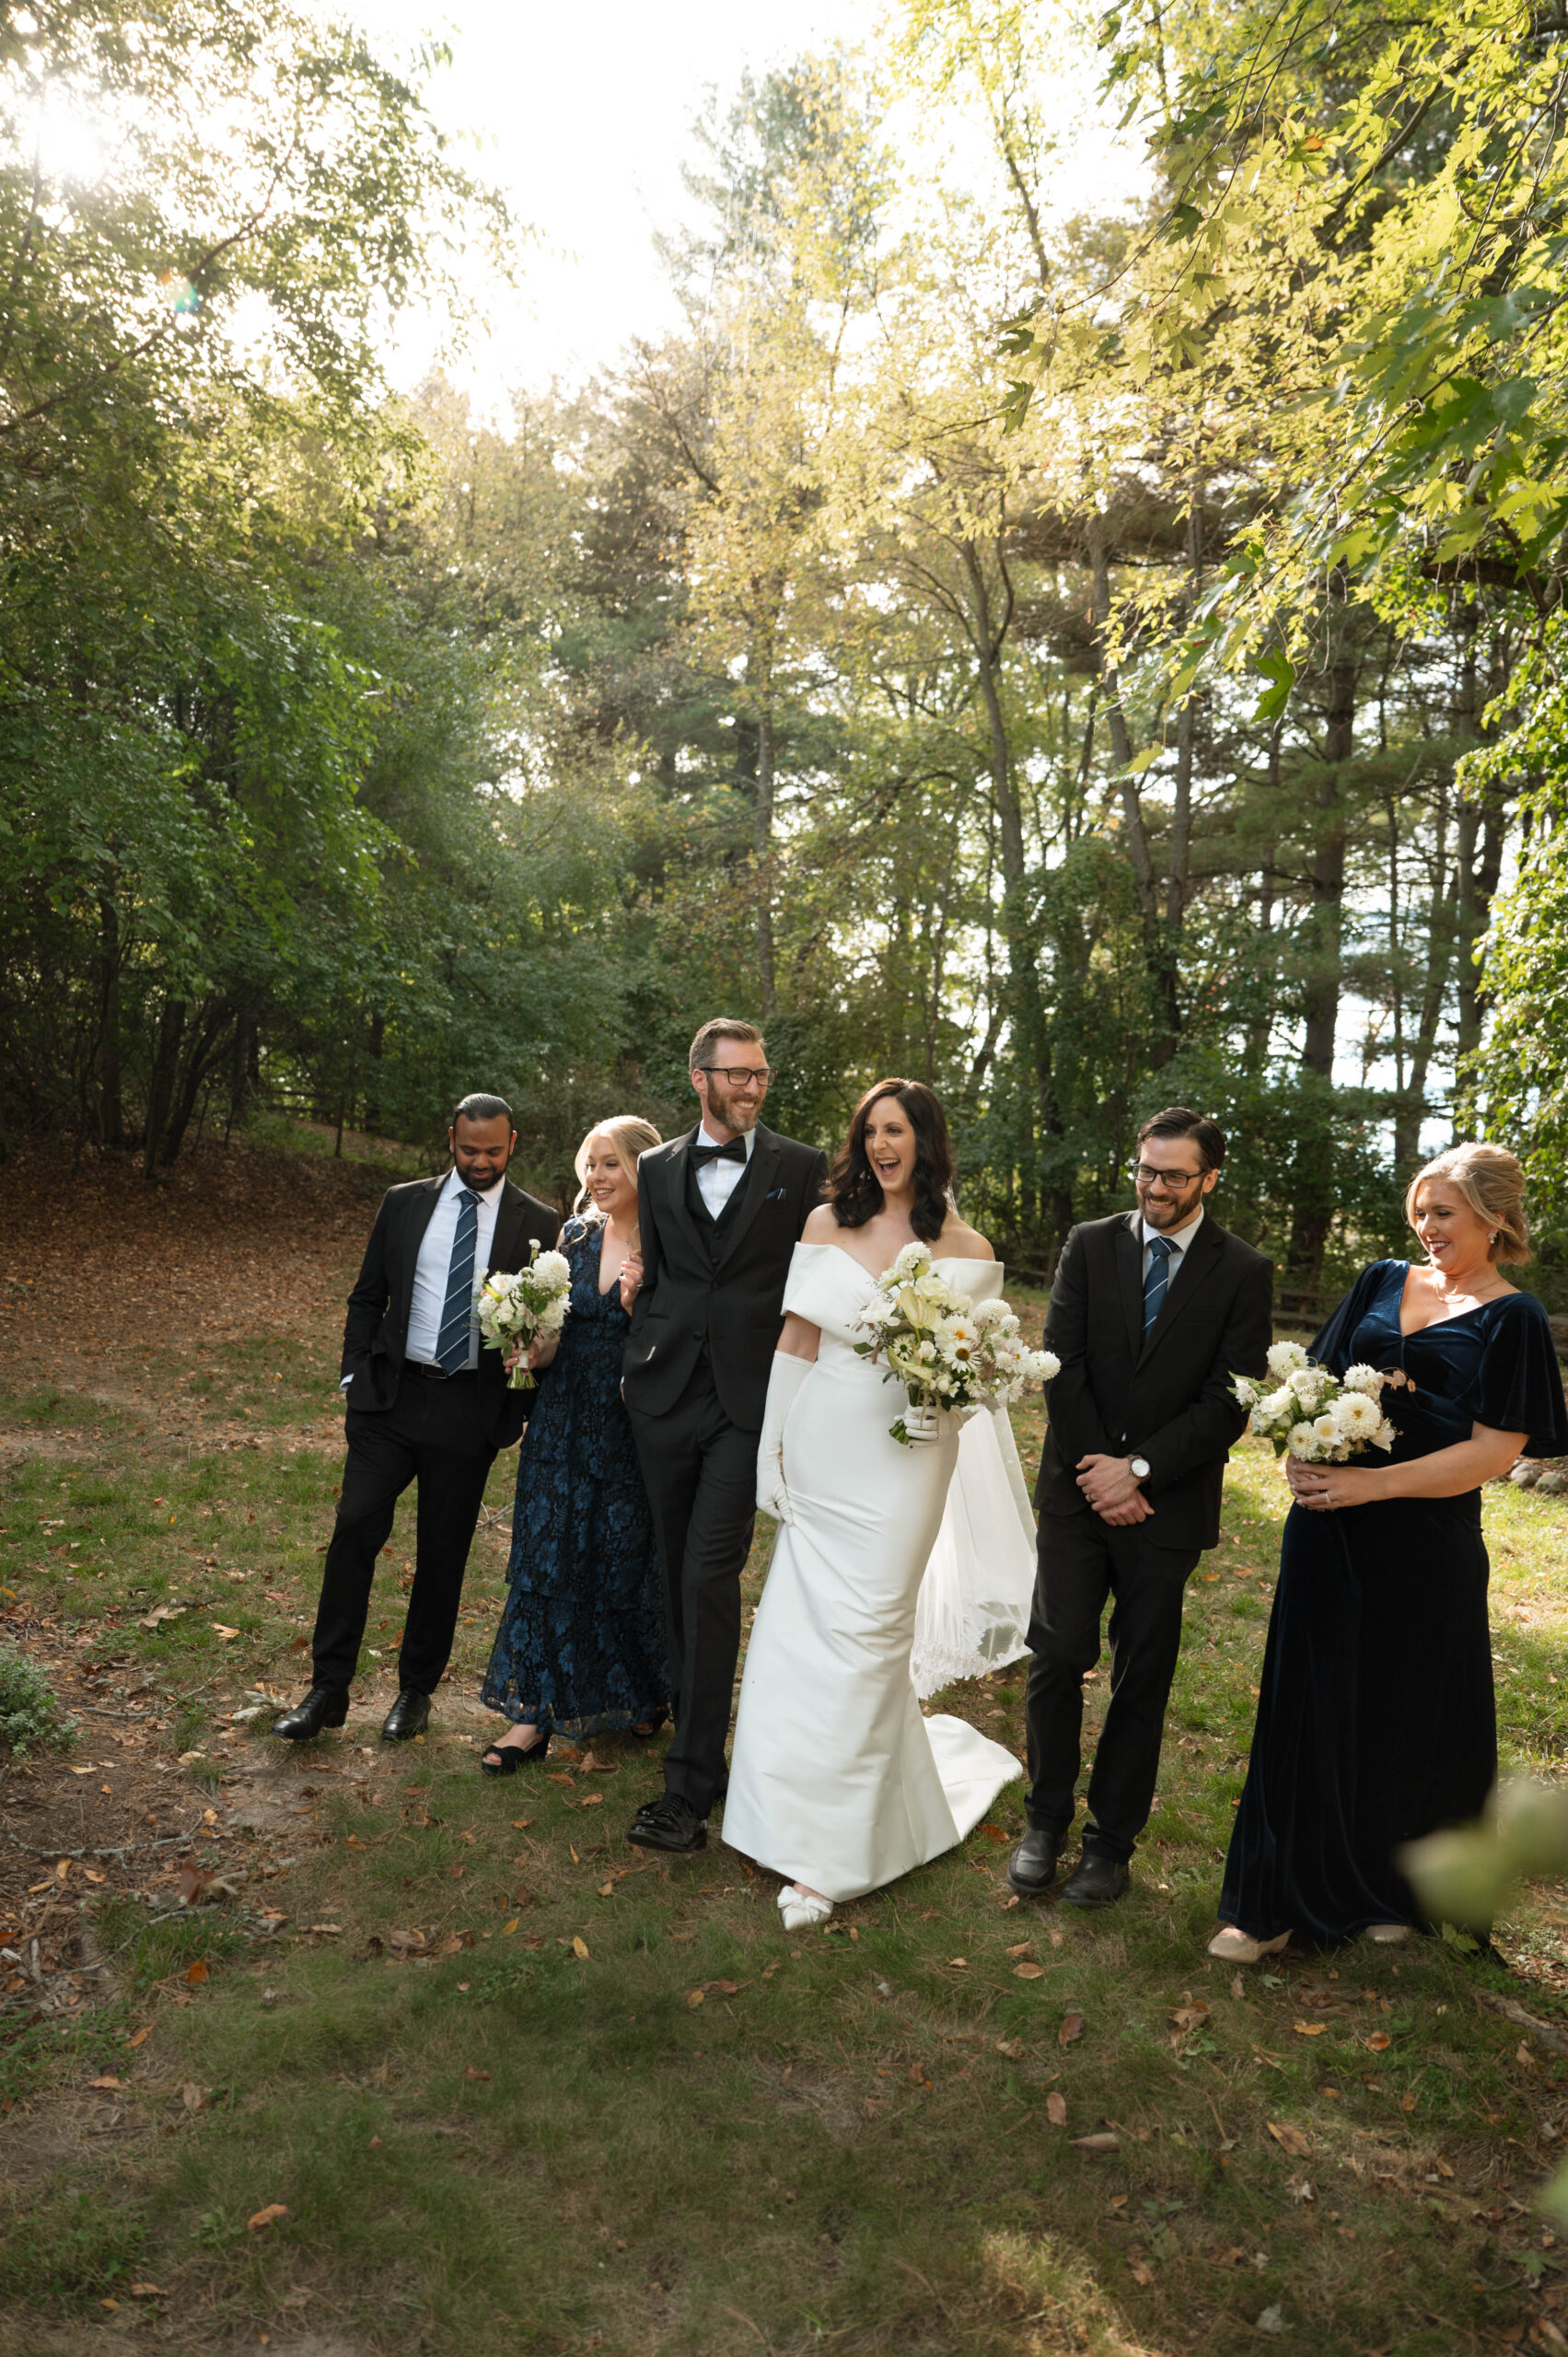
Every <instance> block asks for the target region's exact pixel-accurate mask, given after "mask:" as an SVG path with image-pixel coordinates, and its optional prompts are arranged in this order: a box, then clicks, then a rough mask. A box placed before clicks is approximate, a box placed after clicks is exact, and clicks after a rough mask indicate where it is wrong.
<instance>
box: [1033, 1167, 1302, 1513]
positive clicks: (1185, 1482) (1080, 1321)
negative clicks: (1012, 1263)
mask: <svg viewBox="0 0 1568 2357" xmlns="http://www.w3.org/2000/svg"><path fill="white" fill-rule="evenodd" d="M1273 1299H1274V1272H1273V1267H1272V1262H1270V1261H1268V1260H1265V1259H1264V1257H1263V1255H1262V1254H1261V1253H1260V1252H1258V1251H1255V1250H1254V1249H1253V1248H1252V1246H1251V1245H1250V1244H1244V1243H1243V1242H1242V1241H1241V1238H1240V1237H1238V1236H1232V1235H1231V1234H1230V1233H1229V1232H1228V1230H1226V1229H1225V1228H1223V1227H1222V1226H1221V1225H1220V1224H1219V1222H1218V1221H1217V1220H1216V1219H1214V1217H1213V1216H1212V1214H1210V1213H1205V1214H1204V1218H1203V1224H1202V1226H1201V1227H1200V1228H1199V1230H1198V1233H1197V1235H1196V1236H1195V1237H1193V1239H1192V1241H1191V1244H1190V1245H1189V1246H1188V1248H1187V1250H1186V1252H1185V1253H1184V1255H1183V1257H1182V1262H1181V1266H1180V1267H1179V1270H1178V1271H1177V1273H1176V1275H1175V1277H1174V1278H1173V1279H1172V1281H1171V1284H1170V1289H1169V1291H1168V1292H1167V1295H1166V1297H1165V1301H1164V1303H1163V1305H1162V1306H1161V1309H1160V1313H1159V1316H1158V1317H1157V1318H1156V1319H1155V1322H1154V1324H1153V1326H1152V1327H1151V1328H1150V1329H1149V1336H1148V1340H1147V1341H1144V1248H1143V1240H1142V1222H1141V1220H1140V1217H1139V1214H1138V1213H1136V1212H1118V1213H1116V1214H1115V1215H1114V1216H1113V1217H1112V1218H1110V1219H1095V1220H1086V1221H1085V1222H1084V1223H1083V1225H1081V1226H1078V1227H1075V1228H1074V1230H1073V1232H1072V1234H1071V1235H1070V1236H1069V1237H1068V1238H1067V1241H1066V1243H1065V1245H1064V1246H1063V1250H1062V1258H1061V1260H1060V1261H1059V1263H1058V1264H1057V1270H1056V1279H1055V1283H1053V1284H1052V1286H1051V1307H1050V1309H1049V1311H1048V1312H1047V1314H1046V1320H1045V1341H1046V1347H1047V1348H1048V1349H1049V1350H1052V1351H1054V1352H1055V1353H1056V1354H1057V1356H1058V1357H1059V1358H1060V1360H1061V1361H1062V1372H1061V1374H1060V1375H1059V1376H1057V1377H1056V1378H1055V1380H1054V1382H1052V1383H1051V1385H1050V1386H1049V1387H1048V1389H1047V1391H1046V1412H1047V1420H1048V1423H1047V1432H1046V1441H1045V1449H1044V1453H1043V1455H1042V1456H1041V1457H1040V1481H1039V1483H1038V1485H1037V1487H1036V1490H1035V1504H1037V1505H1038V1506H1039V1507H1040V1512H1041V1513H1042V1514H1049V1515H1067V1514H1089V1513H1092V1511H1093V1509H1092V1507H1090V1506H1089V1505H1088V1504H1086V1501H1085V1498H1084V1493H1083V1492H1082V1491H1081V1490H1080V1489H1079V1487H1078V1482H1077V1472H1076V1468H1077V1464H1078V1460H1079V1458H1080V1457H1090V1456H1094V1455H1096V1454H1099V1455H1103V1456H1108V1457H1147V1458H1148V1460H1149V1476H1148V1479H1147V1480H1146V1481H1144V1485H1143V1489H1144V1496H1145V1497H1146V1498H1147V1499H1148V1501H1149V1504H1151V1505H1152V1506H1153V1508H1154V1510H1155V1511H1154V1516H1153V1519H1152V1520H1150V1521H1148V1522H1144V1523H1141V1524H1139V1525H1138V1528H1139V1530H1140V1532H1141V1533H1142V1535H1143V1536H1144V1538H1146V1539H1147V1540H1148V1541H1149V1543H1150V1544H1151V1545H1153V1546H1156V1547H1179V1548H1182V1549H1185V1550H1193V1549H1198V1548H1203V1547H1212V1546H1214V1542H1215V1540H1216V1539H1217V1538H1219V1535H1220V1492H1221V1489H1222V1487H1223V1485H1224V1481H1225V1458H1226V1457H1227V1456H1228V1455H1229V1453H1230V1448H1231V1445H1232V1443H1233V1442H1234V1441H1237V1440H1238V1439H1239V1438H1240V1436H1241V1434H1242V1432H1243V1431H1244V1430H1245V1428H1246V1424H1247V1411H1246V1410H1245V1409H1244V1408H1242V1407H1241V1406H1240V1405H1239V1404H1238V1403H1237V1400H1236V1399H1234V1398H1233V1397H1232V1395H1231V1389H1230V1384H1231V1377H1232V1376H1237V1375H1254V1376H1256V1375H1261V1374H1262V1373H1263V1372H1264V1360H1265V1355H1266V1353H1267V1351H1268V1348H1269V1343H1270V1341H1271V1340H1272V1332H1271V1321H1272V1313H1273Z"/></svg>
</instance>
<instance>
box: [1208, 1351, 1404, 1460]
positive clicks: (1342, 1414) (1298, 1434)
mask: <svg viewBox="0 0 1568 2357" xmlns="http://www.w3.org/2000/svg"><path fill="white" fill-rule="evenodd" d="M1269 1378H1270V1379H1266V1380H1264V1381H1262V1382H1259V1381H1257V1380H1256V1379H1255V1378H1254V1377H1253V1376H1249V1375H1238V1376H1236V1377H1235V1378H1234V1380H1233V1382H1232V1384H1231V1389H1232V1391H1233V1392H1234V1393H1235V1395H1236V1397H1237V1399H1239V1400H1240V1402H1241V1404H1242V1406H1243V1407H1244V1408H1245V1409H1247V1410H1248V1411H1249V1413H1248V1418H1247V1429H1248V1430H1249V1432H1254V1433H1261V1434H1263V1436H1264V1438H1265V1439H1266V1440H1267V1441H1268V1442H1269V1443H1270V1445H1271V1446H1272V1449H1273V1452H1274V1455H1275V1456H1276V1457H1283V1455H1284V1454H1285V1451H1286V1450H1287V1449H1288V1450H1289V1451H1290V1454H1291V1455H1292V1457H1295V1458H1297V1459H1298V1460H1299V1462H1300V1463H1301V1464H1303V1465H1343V1464H1344V1463H1345V1462H1346V1460H1347V1459H1348V1458H1350V1457H1353V1456H1354V1455H1355V1453H1356V1451H1357V1449H1360V1448H1381V1449H1389V1448H1392V1447H1393V1446H1394V1441H1395V1438H1396V1434H1395V1431H1394V1427H1393V1425H1392V1424H1391V1423H1390V1422H1389V1421H1388V1417H1387V1416H1386V1415H1385V1414H1384V1413H1383V1393H1384V1391H1385V1390H1386V1389H1388V1388H1390V1387H1392V1388H1394V1389H1398V1388H1399V1387H1401V1386H1402V1385H1403V1383H1404V1380H1405V1378H1404V1376H1402V1375H1400V1374H1398V1373H1395V1372H1390V1373H1388V1374H1385V1373H1384V1372H1383V1371H1382V1370H1381V1369H1380V1368H1377V1367H1375V1366H1350V1367H1346V1369H1345V1372H1344V1376H1343V1379H1341V1378H1340V1377H1339V1376H1333V1375H1330V1373H1329V1370H1328V1368H1327V1367H1326V1366H1318V1365H1316V1364H1314V1362H1313V1361H1312V1360H1311V1359H1309V1358H1308V1357H1307V1353H1306V1352H1305V1351H1304V1350H1303V1349H1302V1347H1301V1344H1300V1343H1299V1342H1274V1343H1272V1345H1271V1346H1270V1350H1269Z"/></svg>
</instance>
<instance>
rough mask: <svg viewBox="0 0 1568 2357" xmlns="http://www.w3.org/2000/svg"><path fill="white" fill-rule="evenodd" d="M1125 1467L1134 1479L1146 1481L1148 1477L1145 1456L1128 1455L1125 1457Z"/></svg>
mask: <svg viewBox="0 0 1568 2357" xmlns="http://www.w3.org/2000/svg"><path fill="white" fill-rule="evenodd" d="M1127 1469H1128V1471H1129V1472H1130V1473H1131V1474H1132V1479H1133V1480H1134V1481H1146V1480H1148V1478H1149V1460H1148V1458H1147V1457H1129V1458H1128V1459H1127Z"/></svg>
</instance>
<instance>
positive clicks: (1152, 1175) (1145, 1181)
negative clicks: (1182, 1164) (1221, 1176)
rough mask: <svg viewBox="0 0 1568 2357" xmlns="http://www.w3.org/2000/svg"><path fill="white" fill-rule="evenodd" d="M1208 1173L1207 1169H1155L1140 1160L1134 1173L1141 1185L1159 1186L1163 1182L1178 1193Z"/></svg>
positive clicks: (1193, 1184)
mask: <svg viewBox="0 0 1568 2357" xmlns="http://www.w3.org/2000/svg"><path fill="white" fill-rule="evenodd" d="M1208 1175H1209V1174H1208V1172H1207V1171H1206V1170H1155V1169H1152V1168H1151V1167H1150V1166H1149V1165H1148V1163H1146V1162H1140V1163H1139V1165H1138V1167H1137V1168H1136V1169H1135V1170H1134V1171H1133V1173H1132V1176H1133V1178H1134V1179H1136V1180H1137V1182H1138V1184H1139V1186H1140V1187H1157V1186H1159V1185H1160V1184H1161V1183H1162V1182H1163V1183H1164V1184H1165V1185H1166V1186H1167V1187H1168V1188H1169V1189H1170V1190H1171V1192H1172V1193H1173V1194H1177V1195H1179V1194H1181V1193H1183V1192H1184V1191H1185V1190H1186V1189H1187V1188H1189V1187H1195V1186H1196V1185H1197V1184H1198V1181H1199V1180H1200V1179H1206V1178H1207V1177H1208Z"/></svg>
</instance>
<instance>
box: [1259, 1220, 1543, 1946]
mask: <svg viewBox="0 0 1568 2357" xmlns="http://www.w3.org/2000/svg"><path fill="white" fill-rule="evenodd" d="M1409 1270H1410V1263H1409V1261H1408V1260H1376V1261H1374V1262H1373V1264H1372V1266H1371V1268H1369V1269H1367V1270H1365V1271H1364V1272H1363V1274H1362V1275H1361V1276H1360V1277H1358V1278H1357V1279H1356V1282H1355V1283H1354V1284H1353V1287H1352V1288H1351V1290H1350V1292H1349V1293H1348V1294H1347V1295H1346V1296H1345V1298H1344V1300H1343V1301H1342V1303H1341V1304H1340V1306H1339V1307H1338V1309H1336V1310H1335V1312H1334V1314H1333V1316H1332V1317H1331V1318H1330V1320H1329V1322H1328V1324H1327V1325H1326V1326H1325V1327H1324V1329H1323V1330H1322V1332H1321V1333H1320V1334H1319V1335H1318V1337H1317V1339H1316V1341H1314V1342H1313V1344H1312V1356H1313V1358H1315V1359H1316V1360H1317V1361H1318V1364H1320V1365H1322V1366H1326V1367H1329V1368H1330V1369H1331V1370H1332V1372H1333V1373H1334V1374H1335V1375H1341V1376H1342V1375H1343V1373H1344V1371H1345V1369H1346V1368H1347V1367H1348V1366H1352V1365H1355V1364H1363V1365H1368V1366H1376V1367H1384V1368H1400V1369H1402V1371H1403V1372H1404V1373H1405V1374H1406V1375H1407V1376H1409V1378H1410V1381H1411V1384H1413V1385H1414V1387H1415V1388H1414V1389H1413V1390H1400V1391H1388V1392H1385V1393H1384V1395H1383V1398H1384V1406H1385V1409H1386V1411H1387V1413H1388V1416H1389V1418H1390V1419H1391V1421H1392V1422H1394V1424H1395V1425H1396V1426H1397V1427H1398V1429H1399V1439H1398V1440H1397V1441H1396V1443H1395V1445H1394V1448H1393V1451H1392V1453H1391V1457H1390V1458H1388V1459H1385V1458H1384V1457H1382V1455H1381V1454H1380V1453H1379V1452H1377V1451H1376V1450H1372V1451H1368V1452H1367V1459H1366V1461H1367V1462H1368V1463H1370V1464H1373V1465H1380V1464H1383V1463H1386V1462H1393V1463H1395V1464H1400V1463H1405V1462H1408V1461H1409V1460H1410V1459H1411V1458H1412V1457H1428V1456H1430V1455H1431V1454H1432V1453H1433V1451H1434V1450H1435V1449H1439V1448H1449V1447H1452V1446H1453V1445H1454V1443H1455V1442H1456V1441H1461V1440H1469V1437H1470V1427H1471V1425H1472V1424H1473V1423H1481V1424H1488V1425H1490V1426H1491V1427H1492V1428H1493V1431H1496V1432H1513V1433H1519V1432H1522V1433H1527V1434H1528V1435H1529V1438H1528V1439H1527V1442H1526V1444H1525V1447H1526V1452H1527V1454H1528V1455H1533V1456H1539V1457H1556V1456H1561V1455H1562V1454H1563V1453H1564V1451H1568V1414H1565V1412H1564V1408H1563V1399H1562V1376H1561V1374H1560V1373H1559V1370H1558V1364H1557V1354H1556V1353H1555V1351H1554V1350H1553V1348H1552V1341H1551V1327H1550V1326H1549V1324H1548V1323H1547V1317H1546V1312H1545V1311H1544V1309H1543V1308H1542V1307H1541V1306H1540V1303H1539V1301H1537V1300H1536V1299H1535V1298H1534V1297H1533V1296H1532V1295H1529V1294H1522V1293H1518V1294H1504V1295H1500V1296H1499V1297H1498V1298H1497V1299H1496V1300H1495V1301H1488V1302H1483V1303H1482V1304H1481V1306H1480V1307H1479V1308H1477V1309H1468V1310H1465V1311H1463V1312H1462V1313H1461V1314H1460V1315H1459V1316H1458V1317H1457V1318H1445V1319H1444V1320H1442V1322H1441V1323H1439V1324H1437V1325H1435V1326H1427V1327H1423V1329H1422V1330H1421V1331H1420V1332H1419V1333H1415V1334H1401V1333H1400V1299H1401V1296H1402V1295H1403V1293H1404V1285H1405V1278H1406V1276H1407V1275H1408V1273H1409ZM1487 1577H1488V1564H1487V1560H1486V1548H1485V1545H1484V1544H1483V1542H1482V1539H1481V1492H1480V1491H1479V1490H1469V1491H1467V1492H1465V1493H1464V1494H1463V1495H1462V1496H1460V1497H1456V1498H1388V1499H1379V1500H1377V1501H1376V1502H1375V1503H1373V1504H1369V1505H1361V1506H1350V1507H1340V1508H1338V1509H1337V1510H1336V1511H1335V1512H1333V1513H1331V1514H1330V1513H1314V1512H1311V1511H1309V1510H1308V1509H1307V1508H1306V1507H1304V1506H1299V1505H1293V1506H1292V1507H1291V1510H1290V1513H1289V1515H1288V1516H1287V1518H1286V1521H1285V1527H1284V1537H1283V1544H1282V1546H1281V1550H1280V1576H1279V1585H1278V1586H1277V1588H1276V1590H1275V1594H1274V1607H1273V1613H1272V1618H1271V1620H1270V1623H1269V1642H1268V1648H1267V1651H1266V1652H1265V1654H1264V1656H1263V1677H1262V1685H1261V1689H1260V1701H1259V1704H1258V1724H1257V1727H1256V1729H1255V1731H1254V1734H1253V1737H1252V1759H1251V1765H1250V1767H1249V1771H1248V1775H1247V1783H1246V1787H1245V1789H1244V1791H1243V1793H1242V1795H1241V1805H1240V1807H1239V1808H1238V1810H1237V1818H1236V1829H1235V1831H1234V1833H1233V1834H1232V1837H1231V1844H1230V1853H1229V1856H1228V1857H1227V1859H1226V1861H1225V1887H1224V1890H1223V1892H1222V1894H1221V1897H1220V1914H1221V1917H1222V1919H1223V1920H1224V1921H1225V1922H1227V1923H1236V1924H1238V1925H1239V1926H1240V1928H1241V1929H1242V1930H1243V1931H1244V1932H1246V1933H1249V1935H1250V1936H1251V1937H1252V1938H1254V1939H1272V1938H1273V1937H1274V1936H1275V1935H1276V1934H1277V1933H1280V1932H1283V1931H1286V1930H1292V1931H1295V1933H1297V1934H1298V1935H1299V1936H1300V1937H1302V1938H1304V1939H1307V1940H1318V1941H1323V1942H1328V1941H1334V1940H1345V1939H1350V1938H1352V1937H1353V1935H1354V1934H1355V1933H1358V1932H1363V1931H1365V1929H1366V1927H1367V1925H1368V1924H1369V1923H1414V1922H1419V1921H1420V1920H1421V1915H1420V1908H1419V1905H1418V1902H1417V1900H1416V1898H1415V1895H1414V1893H1413V1892H1412V1890H1411V1887H1410V1885H1409V1884H1408V1883H1407V1882H1406V1880H1405V1878H1404V1876H1403V1875H1401V1874H1400V1870H1399V1867H1398V1865H1397V1864H1395V1859H1396V1855H1397V1853H1398V1852H1399V1850H1400V1847H1401V1845H1402V1844H1403V1843H1404V1842H1406V1841H1413V1840H1416V1839H1417V1838H1418V1837H1419V1836H1420V1835H1422V1834H1424V1833H1431V1832H1434V1830H1435V1829H1437V1828H1438V1827H1439V1826H1445V1825H1455V1824H1460V1823H1463V1822H1464V1821H1465V1820H1466V1819H1468V1818H1470V1817H1476V1816H1479V1814H1480V1812H1481V1809H1482V1807H1483V1806H1484V1805H1485V1802H1486V1798H1487V1794H1489V1793H1490V1791H1491V1789H1492V1786H1493V1782H1495V1780H1496V1774H1497V1722H1496V1713H1495V1709H1494V1705H1493V1690H1492V1638H1491V1631H1490V1628H1489V1626H1488V1622H1487V1612H1486V1585H1487Z"/></svg>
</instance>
